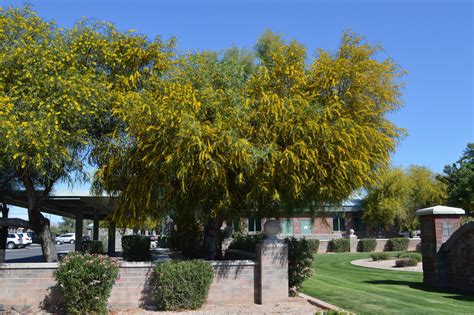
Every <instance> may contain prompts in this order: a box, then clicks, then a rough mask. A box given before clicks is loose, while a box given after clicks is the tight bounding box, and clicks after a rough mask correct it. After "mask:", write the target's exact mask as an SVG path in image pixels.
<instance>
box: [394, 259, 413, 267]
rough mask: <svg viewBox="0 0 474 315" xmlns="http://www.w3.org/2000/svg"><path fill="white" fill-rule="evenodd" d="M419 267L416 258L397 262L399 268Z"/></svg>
mask: <svg viewBox="0 0 474 315" xmlns="http://www.w3.org/2000/svg"><path fill="white" fill-rule="evenodd" d="M417 265H418V260H416V259H415V258H401V259H397V260H396V261H395V266H397V267H415V266H417Z"/></svg>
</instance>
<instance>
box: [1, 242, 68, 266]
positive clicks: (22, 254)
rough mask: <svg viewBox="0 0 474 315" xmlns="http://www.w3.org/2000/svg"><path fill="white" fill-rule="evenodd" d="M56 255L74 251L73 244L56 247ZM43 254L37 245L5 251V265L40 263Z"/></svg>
mask: <svg viewBox="0 0 474 315" xmlns="http://www.w3.org/2000/svg"><path fill="white" fill-rule="evenodd" d="M56 249H57V251H58V253H68V252H71V251H74V244H62V245H56ZM42 261H44V259H43V253H42V251H41V246H40V245H39V244H31V245H28V246H27V247H26V248H17V249H7V251H6V254H5V262H6V263H14V262H42Z"/></svg>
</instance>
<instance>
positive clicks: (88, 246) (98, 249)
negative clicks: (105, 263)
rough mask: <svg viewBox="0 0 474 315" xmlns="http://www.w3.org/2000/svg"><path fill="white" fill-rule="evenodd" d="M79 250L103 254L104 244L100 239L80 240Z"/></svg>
mask: <svg viewBox="0 0 474 315" xmlns="http://www.w3.org/2000/svg"><path fill="white" fill-rule="evenodd" d="M81 252H83V253H89V254H103V253H104V244H102V242H101V241H84V242H82V246H81Z"/></svg>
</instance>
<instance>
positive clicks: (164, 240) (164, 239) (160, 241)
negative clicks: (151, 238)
mask: <svg viewBox="0 0 474 315" xmlns="http://www.w3.org/2000/svg"><path fill="white" fill-rule="evenodd" d="M156 243H157V245H158V246H159V247H164V248H168V247H170V237H169V236H168V235H160V236H158V238H157V240H156Z"/></svg>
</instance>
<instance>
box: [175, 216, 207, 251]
mask: <svg viewBox="0 0 474 315" xmlns="http://www.w3.org/2000/svg"><path fill="white" fill-rule="evenodd" d="M203 239H204V230H203V228H202V226H200V225H197V224H184V223H183V224H181V225H180V224H179V223H178V230H177V231H173V232H172V234H171V237H170V240H169V242H170V246H171V247H172V248H173V249H176V250H178V251H180V252H181V254H183V255H184V257H186V258H188V259H194V258H200V257H202V243H203Z"/></svg>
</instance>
